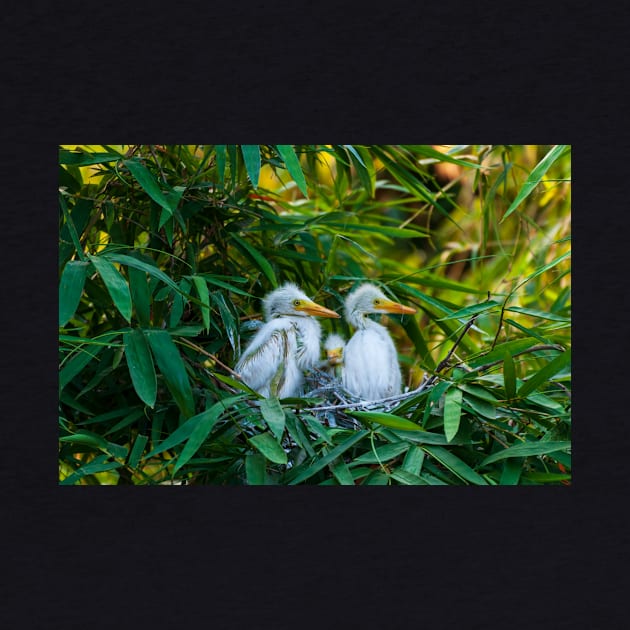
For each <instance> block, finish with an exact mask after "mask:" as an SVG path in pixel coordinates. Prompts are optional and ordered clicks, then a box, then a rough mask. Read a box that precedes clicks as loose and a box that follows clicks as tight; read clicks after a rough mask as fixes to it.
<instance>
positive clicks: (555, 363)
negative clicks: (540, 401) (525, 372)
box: [518, 349, 571, 398]
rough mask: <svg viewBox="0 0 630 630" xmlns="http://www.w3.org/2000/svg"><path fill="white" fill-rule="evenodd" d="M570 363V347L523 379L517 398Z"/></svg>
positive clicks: (529, 391) (523, 395) (526, 393)
mask: <svg viewBox="0 0 630 630" xmlns="http://www.w3.org/2000/svg"><path fill="white" fill-rule="evenodd" d="M570 363H571V349H569V350H566V351H565V352H562V353H561V354H559V355H558V356H557V357H556V358H555V359H553V360H552V361H550V362H549V363H547V365H545V367H544V368H542V369H541V370H539V371H538V372H537V373H536V374H534V375H533V376H531V377H530V378H528V379H527V381H525V382H524V383H523V384H522V385H521V387H520V388H519V390H518V396H519V398H525V397H526V396H527V395H528V394H530V393H531V392H533V391H534V390H535V389H538V388H539V387H540V386H541V385H542V384H543V383H546V382H547V381H548V380H549V379H550V378H551V377H552V376H553V375H554V374H557V373H558V372H559V371H560V370H562V368H564V367H566V366H567V365H569V364H570Z"/></svg>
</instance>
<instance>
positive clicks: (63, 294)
mask: <svg viewBox="0 0 630 630" xmlns="http://www.w3.org/2000/svg"><path fill="white" fill-rule="evenodd" d="M88 267H89V263H87V262H82V261H79V260H71V261H69V262H67V263H66V266H65V267H64V269H63V273H62V274H61V282H60V283H59V326H60V327H62V326H65V325H66V324H67V323H68V321H69V320H70V319H72V317H73V315H74V313H75V311H76V310H77V306H79V302H80V301H81V294H82V293H83V286H84V285H85V278H86V275H87V270H88Z"/></svg>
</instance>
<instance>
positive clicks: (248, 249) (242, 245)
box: [230, 233, 278, 289]
mask: <svg viewBox="0 0 630 630" xmlns="http://www.w3.org/2000/svg"><path fill="white" fill-rule="evenodd" d="M230 238H231V239H232V240H233V241H234V242H235V243H236V244H237V246H238V247H239V249H240V250H241V251H243V252H244V253H245V255H246V256H247V257H248V258H250V259H251V260H252V261H253V262H254V263H255V264H257V265H258V266H259V267H260V269H261V271H262V272H263V273H264V274H265V276H267V279H268V280H269V282H271V285H272V286H273V287H274V289H275V288H277V286H278V280H277V279H276V274H275V273H274V270H273V267H272V266H271V265H270V264H269V261H268V260H267V259H266V258H265V257H264V256H263V255H262V254H261V253H260V252H259V251H258V250H257V249H256V248H254V247H253V246H252V245H251V244H250V243H248V242H247V241H246V240H245V239H242V238H241V237H240V236H237V235H236V234H234V233H232V234H230Z"/></svg>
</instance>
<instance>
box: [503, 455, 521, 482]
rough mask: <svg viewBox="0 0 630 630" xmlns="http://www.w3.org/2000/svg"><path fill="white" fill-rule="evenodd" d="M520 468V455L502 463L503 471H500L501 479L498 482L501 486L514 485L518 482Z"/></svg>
mask: <svg viewBox="0 0 630 630" xmlns="http://www.w3.org/2000/svg"><path fill="white" fill-rule="evenodd" d="M522 470H523V458H522V457H514V458H513V459H507V460H506V461H505V463H504V464H503V471H502V472H501V479H500V481H499V484H500V485H502V486H516V485H517V484H518V480H519V479H520V477H521V471H522Z"/></svg>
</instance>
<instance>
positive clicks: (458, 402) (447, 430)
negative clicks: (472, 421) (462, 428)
mask: <svg viewBox="0 0 630 630" xmlns="http://www.w3.org/2000/svg"><path fill="white" fill-rule="evenodd" d="M462 397H463V392H462V390H461V389H458V388H457V387H451V388H450V389H449V390H447V392H446V396H445V398H444V435H445V436H446V441H447V442H450V441H451V440H452V439H453V438H454V437H455V435H456V433H457V431H458V430H459V421H460V419H461V416H462Z"/></svg>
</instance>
